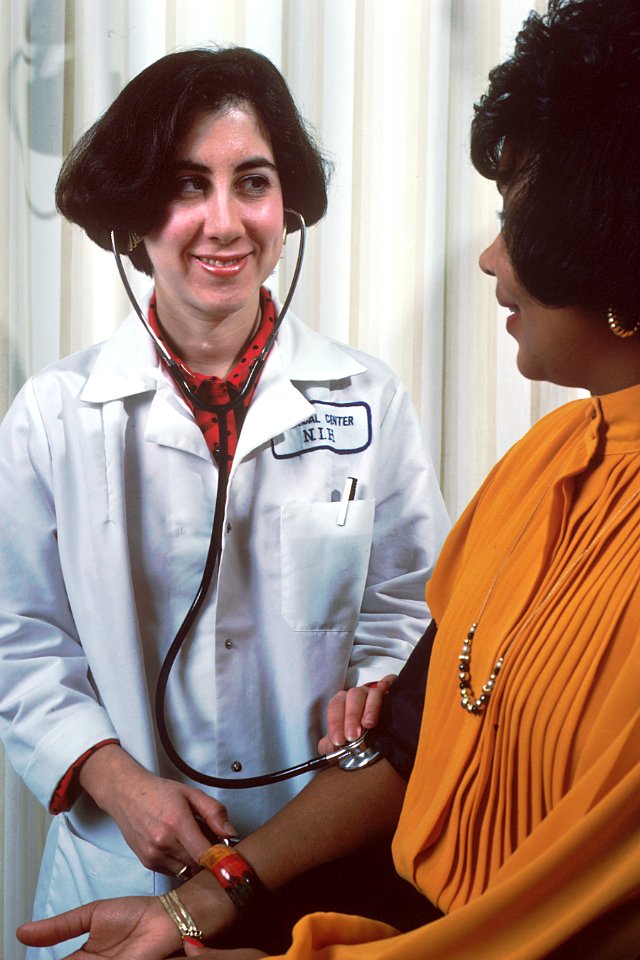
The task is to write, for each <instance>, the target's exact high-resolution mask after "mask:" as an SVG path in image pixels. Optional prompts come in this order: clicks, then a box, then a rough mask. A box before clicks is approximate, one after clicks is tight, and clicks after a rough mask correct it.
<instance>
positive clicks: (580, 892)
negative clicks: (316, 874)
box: [287, 386, 640, 960]
mask: <svg viewBox="0 0 640 960" xmlns="http://www.w3.org/2000/svg"><path fill="white" fill-rule="evenodd" d="M427 599H428V602H429V606H430V609H431V610H432V612H433V615H434V617H435V619H436V621H437V622H438V624H439V629H438V635H437V639H436V644H435V647H434V651H433V655H432V660H431V667H430V673H429V681H428V686H427V695H426V700H425V710H424V716H423V722H422V730H421V736H420V745H419V748H418V755H417V758H416V765H415V769H414V773H413V775H412V777H411V780H410V782H409V786H408V790H407V795H406V799H405V804H404V807H403V811H402V815H401V818H400V823H399V826H398V830H397V833H396V837H395V840H394V857H395V861H396V866H397V868H398V870H399V872H400V873H401V874H402V875H403V876H405V877H407V878H408V879H410V880H412V881H413V882H414V883H415V885H416V886H417V887H418V889H419V890H421V891H422V892H423V893H424V894H425V896H427V897H428V898H429V899H430V900H431V901H432V902H433V903H435V904H436V905H437V906H439V907H440V909H441V910H443V911H444V912H445V913H446V916H445V917H444V918H443V919H442V920H438V921H436V922H435V923H432V924H430V925H428V926H426V927H422V928H420V929H419V930H415V931H413V932H411V933H409V934H403V935H400V934H397V933H396V932H395V931H393V930H392V929H391V928H389V927H385V926H384V925H381V924H379V923H373V922H372V921H368V920H364V919H363V918H358V917H349V918H347V917H343V916H341V915H336V914H331V915H329V914H314V915H312V916H310V917H306V918H303V920H301V921H300V923H299V924H298V926H297V928H296V932H295V938H294V944H293V946H292V948H291V950H290V951H289V953H288V954H287V957H290V958H302V957H305V958H314V960H320V958H322V960H329V958H331V960H357V958H358V960H359V958H362V960H364V958H367V960H372V958H381V960H382V958H385V960H387V958H388V960H396V958H397V960H428V958H431V957H432V958H434V960H467V958H470V957H473V958H474V960H497V958H500V960H507V958H509V960H539V958H542V957H547V956H549V955H550V954H553V957H554V958H556V957H557V958H558V960H560V958H561V957H566V958H573V957H576V956H580V957H581V958H586V957H593V958H597V960H609V958H610V960H623V958H629V960H635V958H637V956H638V955H639V954H640V386H636V387H631V388H629V389H627V390H623V391H620V392H618V393H615V394H609V395H607V396H604V397H599V398H598V397H594V398H591V399H589V400H584V401H577V402H575V403H572V404H568V405H567V406H565V407H563V408H561V409H560V410H557V411H555V412H554V413H552V414H550V415H549V416H548V417H546V418H544V419H543V420H541V421H540V422H539V423H538V424H537V425H536V426H535V427H534V428H533V429H532V430H531V431H530V432H529V433H528V434H527V435H526V437H525V438H524V439H523V440H521V441H520V443H518V444H517V445H516V446H515V447H514V448H513V449H512V450H511V451H510V452H509V453H508V454H507V455H506V456H505V457H504V458H503V460H502V461H501V462H500V463H499V464H498V465H497V466H496V467H495V468H494V470H493V471H492V473H491V474H490V476H489V477H488V479H487V480H486V481H485V483H484V485H483V486H482V488H481V489H480V491H479V493H478V494H477V495H476V497H475V498H474V500H473V501H472V503H471V504H470V505H469V507H468V508H467V510H466V511H465V513H464V514H463V516H462V517H461V519H460V520H459V522H458V523H457V524H456V526H455V528H454V530H453V531H452V533H451V535H450V536H449V538H448V540H447V542H446V544H445V546H444V548H443V551H442V554H441V556H440V559H439V561H438V564H437V566H436V569H435V571H434V574H433V577H432V579H431V581H430V583H429V585H428V588H427ZM475 621H477V622H478V627H477V631H476V634H475V638H474V641H473V646H472V653H471V683H472V686H473V689H474V692H475V693H476V695H477V694H478V693H479V692H480V691H481V688H482V685H483V684H484V683H486V681H487V679H488V678H489V676H490V674H491V673H492V670H493V667H494V664H495V663H496V660H497V659H498V657H500V656H503V657H504V665H503V667H502V670H501V672H500V674H499V675H498V679H497V681H496V683H495V687H494V689H493V693H492V696H491V698H490V700H489V701H488V704H487V706H486V709H485V710H484V711H483V712H482V713H481V714H479V715H472V714H470V713H468V712H466V711H463V709H462V708H461V706H460V689H459V680H458V655H459V654H460V652H461V648H462V644H463V643H464V640H465V637H466V635H467V633H468V631H469V628H470V626H471V624H472V623H474V622H475ZM554 951H556V952H554Z"/></svg>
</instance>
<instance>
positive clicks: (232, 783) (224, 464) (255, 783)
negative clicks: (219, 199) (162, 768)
mask: <svg viewBox="0 0 640 960" xmlns="http://www.w3.org/2000/svg"><path fill="white" fill-rule="evenodd" d="M284 212H285V213H287V214H291V215H292V216H294V217H296V218H297V219H298V221H299V223H300V240H299V244H298V256H297V259H296V265H295V269H294V272H293V278H292V280H291V284H290V286H289V291H288V293H287V296H286V298H285V301H284V303H283V305H282V308H281V310H280V312H279V314H278V316H277V318H276V320H275V323H274V325H273V329H272V330H271V333H270V334H269V336H268V338H267V340H266V342H265V344H264V346H263V348H262V350H261V351H260V353H259V354H258V356H257V357H256V358H255V359H254V360H253V362H252V364H251V368H250V370H249V374H248V376H247V379H246V381H245V384H244V386H243V387H242V389H241V390H240V391H239V393H238V394H237V396H235V397H234V398H233V399H232V400H229V401H228V402H227V403H220V404H218V403H216V404H213V403H209V402H208V401H206V400H204V399H203V398H201V397H199V396H198V395H197V394H196V393H194V391H193V390H192V389H191V387H190V386H189V383H188V382H187V379H186V377H185V375H184V369H183V368H182V367H181V365H180V363H179V362H178V361H176V360H175V359H174V358H173V357H172V356H171V354H170V353H169V352H168V350H167V348H166V347H165V345H164V343H163V342H162V340H161V339H160V337H158V335H157V334H156V332H155V331H154V330H153V328H152V327H151V325H150V324H149V321H148V320H147V318H146V316H145V315H144V312H143V310H142V308H141V307H140V305H139V303H138V301H137V300H136V297H135V295H134V293H133V290H132V289H131V286H130V284H129V281H128V279H127V275H126V272H125V269H124V264H123V263H122V259H121V257H120V253H119V251H118V246H117V243H116V235H115V230H112V231H111V249H112V251H113V255H114V257H115V261H116V265H117V267H118V273H119V274H120V279H121V280H122V284H123V286H124V289H125V291H126V293H127V296H128V298H129V300H130V302H131V305H132V307H133V309H134V311H135V313H136V314H137V316H138V319H139V320H140V321H141V322H142V325H143V326H144V328H145V330H146V331H147V333H148V334H149V336H150V337H151V339H152V341H153V343H154V344H155V347H156V350H157V352H158V355H159V356H160V358H161V360H162V361H163V362H164V364H165V366H166V368H167V370H168V372H169V374H170V376H171V378H172V379H173V381H174V383H175V385H176V386H177V388H178V390H179V391H180V393H181V394H182V395H183V396H184V397H185V398H187V399H188V400H189V401H190V402H191V403H192V404H193V405H194V406H195V407H198V408H199V409H200V410H206V411H208V412H210V413H214V414H216V416H217V417H218V419H219V422H220V425H221V429H220V455H219V460H218V471H219V473H218V491H217V495H216V504H215V510H214V515H213V524H212V527H211V538H210V540H209V548H208V551H207V559H206V561H205V565H204V570H203V571H202V577H201V580H200V585H199V586H198V589H197V591H196V594H195V596H194V598H193V601H192V603H191V606H190V607H189V610H188V611H187V614H186V616H185V618H184V620H183V621H182V623H181V624H180V626H179V628H178V631H177V633H176V635H175V637H174V638H173V640H172V641H171V645H170V647H169V650H168V652H167V655H166V656H165V658H164V661H163V663H162V666H161V668H160V674H159V676H158V684H157V687H156V697H155V717H156V726H157V728H158V735H159V737H160V742H161V743H162V746H163V747H164V750H165V752H166V754H167V756H168V757H169V759H170V760H171V762H172V763H173V764H174V766H176V767H177V768H178V770H180V771H181V772H182V773H184V774H185V775H186V776H187V777H189V778H190V779H192V780H195V781H196V782H198V783H202V784H205V785H206V786H209V787H218V788H225V789H228V790H244V789H247V788H249V787H263V786H267V785H268V784H272V783H279V782H280V781H281V780H290V779H291V778H293V777H299V776H301V775H302V774H304V773H311V772H313V771H317V770H321V769H323V768H324V767H328V766H332V765H334V764H338V766H340V767H341V768H342V769H343V770H358V769H360V768H361V767H366V766H368V765H369V764H371V763H374V762H375V761H376V760H377V759H378V758H379V756H380V754H379V751H378V750H376V749H374V748H373V747H370V746H367V745H366V743H365V738H366V733H364V734H362V736H360V737H358V739H357V740H353V741H351V743H347V744H345V745H344V746H343V747H340V748H339V749H337V750H335V751H334V752H333V753H327V754H321V755H319V756H316V757H312V758H311V759H310V760H306V761H305V762H304V763H299V764H296V766H293V767H287V768H286V769H284V770H277V771H275V772H273V773H265V774H262V775H261V776H258V777H239V778H231V777H213V776H211V775H210V774H207V773H203V772H202V771H200V770H196V769H195V768H194V767H192V766H191V765H190V764H188V763H187V762H186V760H185V759H184V758H183V757H181V756H180V754H179V753H178V751H177V750H176V748H175V746H174V744H173V742H172V740H171V737H170V734H169V730H168V728H167V722H166V710H165V702H166V691H167V684H168V682H169V676H170V674H171V670H172V669H173V665H174V663H175V661H176V658H177V656H178V654H179V652H180V650H181V648H182V646H183V644H184V642H185V640H186V638H187V635H188V633H189V631H190V630H191V627H192V626H193V624H194V623H195V620H196V617H197V616H198V614H199V612H200V610H201V608H202V605H203V603H204V601H205V598H206V595H207V593H208V591H209V587H210V586H211V581H212V579H213V574H214V572H215V569H216V566H217V564H218V562H219V560H220V555H221V552H222V531H223V528H224V517H225V502H226V495H227V487H228V483H229V461H228V457H227V453H228V449H227V431H226V430H225V429H224V425H225V422H226V418H227V416H228V415H229V413H231V412H232V411H233V410H235V408H236V407H238V406H239V405H240V404H241V403H242V401H243V400H244V398H245V397H246V396H247V395H248V394H249V392H250V390H251V389H252V388H253V386H254V384H255V383H256V381H257V378H258V376H259V374H260V371H261V370H262V367H263V366H264V363H265V361H266V359H267V357H268V355H269V353H270V351H271V348H272V347H273V345H274V343H275V340H276V336H277V334H278V331H279V329H280V327H281V325H282V321H283V320H284V318H285V316H286V313H287V311H288V309H289V304H290V303H291V300H292V298H293V294H294V293H295V289H296V286H297V284H298V279H299V277H300V271H301V269H302V261H303V258H304V251H305V245H306V238H307V227H306V224H305V222H304V218H303V216H302V215H301V214H300V213H298V212H297V210H290V209H287V208H285V211H284Z"/></svg>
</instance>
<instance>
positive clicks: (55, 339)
mask: <svg viewBox="0 0 640 960" xmlns="http://www.w3.org/2000/svg"><path fill="white" fill-rule="evenodd" d="M533 6H534V2H533V0H394V2H393V3H390V2H389V0H0V50H1V55H2V61H3V63H2V71H1V72H0V99H1V101H2V104H1V107H0V109H1V111H2V113H1V115H0V116H1V120H0V173H1V175H0V209H1V210H2V212H3V217H2V220H3V226H2V228H0V331H1V341H0V344H1V345H0V413H3V412H4V410H5V409H6V407H7V406H8V404H9V403H10V401H11V399H12V398H13V396H14V395H15V393H16V391H17V390H18V388H19V387H20V386H21V385H22V383H23V382H24V380H25V378H26V377H27V376H29V375H30V374H31V373H33V372H35V371H37V370H39V369H41V368H42V367H43V366H45V365H46V364H49V363H51V362H53V361H54V360H56V359H57V358H58V357H60V356H63V355H65V354H68V353H70V352H72V351H75V350H79V349H81V348H82V347H85V346H86V345H88V344H89V343H91V342H93V341H95V340H99V339H103V338H105V337H106V336H108V335H109V334H110V333H111V332H112V330H113V329H114V328H115V326H116V325H117V324H118V323H119V321H120V320H121V319H122V317H123V316H124V315H125V313H126V312H127V303H126V301H125V297H124V294H123V292H122V290H121V289H120V287H119V284H118V281H117V278H116V273H115V269H114V265H113V263H112V262H111V259H110V257H109V255H108V254H106V253H104V252H103V251H101V250H99V249H98V248H96V247H94V246H93V245H92V244H91V243H90V242H89V241H88V240H87V239H86V238H85V237H84V236H83V235H82V234H81V233H80V232H79V231H77V230H76V229H75V228H71V227H70V226H69V225H68V224H66V223H63V222H62V221H61V219H60V217H59V216H58V215H57V214H56V211H55V208H54V203H53V189H54V184H55V180H56V175H57V172H58V170H59V167H60V163H61V160H62V157H63V156H64V155H65V154H66V152H67V151H68V150H69V148H70V147H71V145H72V143H73V142H74V141H75V139H76V138H77V137H78V136H79V135H80V134H81V133H82V132H83V131H84V130H86V128H87V127H88V126H89V125H90V124H91V123H92V121H93V120H94V119H95V118H96V117H97V116H98V115H99V114H100V113H101V112H102V111H103V110H104V109H105V108H106V107H107V105H108V104H109V103H110V101H111V100H112V99H113V98H114V96H115V95H116V93H117V92H118V91H119V90H120V88H121V87H122V85H123V84H124V83H125V82H126V81H127V80H128V79H129V78H130V77H132V76H133V75H134V74H136V73H138V72H139V71H140V70H141V69H142V68H143V67H145V66H146V65H147V64H148V63H150V62H151V61H153V60H155V59H157V58H158V57H160V56H162V55H163V54H165V53H167V52H169V51H172V50H176V49H179V48H182V47H188V46H197V45H202V44H204V43H209V42H214V43H217V44H229V43H235V44H241V45H245V46H250V47H254V48H255V49H257V50H260V51H261V52H263V53H265V54H267V56H269V57H270V58H271V59H272V60H273V61H274V62H275V63H276V64H277V65H278V66H279V67H280V69H281V70H282V72H283V73H284V75H285V77H286V78H287V80H288V82H289V84H290V86H291V89H292V91H293V93H294V96H295V98H296V100H297V103H298V105H299V107H300V109H301V112H302V113H303V115H304V116H305V117H307V118H308V120H309V121H310V122H311V123H312V125H313V126H314V127H315V130H316V132H317V135H318V138H319V140H320V142H321V144H322V145H323V147H324V149H325V150H326V152H327V153H328V154H329V155H330V156H331V158H332V159H333V161H334V163H335V175H334V178H333V182H332V186H331V192H330V208H329V213H328V215H327V217H326V218H325V220H324V221H323V222H322V223H321V224H320V225H319V227H317V228H315V229H314V230H313V231H311V234H310V237H309V252H308V257H307V262H306V265H305V269H304V272H303V278H302V281H301V285H300V288H299V291H298V293H297V294H296V297H295V300H294V304H293V307H294V309H295V312H296V313H297V314H298V315H299V316H301V317H302V318H303V319H304V320H306V322H307V323H309V324H310V325H311V326H312V327H314V328H316V329H319V330H321V331H323V332H324V333H326V334H328V335H329V336H333V337H336V338H338V339H341V340H346V341H349V342H350V343H352V344H354V345H357V346H359V347H362V348H363V349H365V350H367V351H369V352H371V353H374V354H378V355H380V356H382V357H383V358H384V359H385V360H387V361H388V362H389V363H390V364H391V366H392V367H394V368H395V369H396V371H397V372H398V373H399V374H400V375H401V377H402V378H403V380H404V381H405V383H406V385H407V387H408V388H409V390H410V392H411V394H412V396H413V399H414V402H415V405H416V408H417V410H418V413H419V416H420V419H421V423H422V425H423V428H424V436H425V439H426V441H427V443H428V444H429V446H430V448H431V453H432V455H433V458H434V461H435V462H436V465H437V468H438V470H439V471H440V478H441V483H442V488H443V491H444V494H445V498H446V501H447V504H448V506H449V509H450V512H451V515H452V517H454V518H455V517H456V516H457V515H458V514H459V512H460V510H461V509H462V507H463V506H464V505H465V503H466V501H467V500H468V499H469V497H470V496H471V494H472V493H473V491H474V490H475V488H476V487H477V486H478V484H479V483H480V481H481V480H482V478H483V476H484V475H485V474H486V472H487V471H488V470H489V468H490V467H491V466H492V465H493V463H494V462H495V461H496V459H497V458H498V457H499V456H500V455H501V454H502V453H503V452H504V451H505V449H506V448H507V447H508V446H509V445H510V444H511V443H513V442H514V440H516V439H517V438H518V437H519V436H520V435H521V434H522V433H523V432H524V431H525V430H526V429H527V428H528V427H529V426H530V425H531V423H532V422H533V421H534V420H536V419H537V418H538V417H539V416H541V415H542V414H543V413H545V412H547V411H548V410H550V409H551V408H553V407H554V406H556V405H557V404H558V403H560V402H564V401H565V400H566V399H568V398H569V393H568V392H567V391H563V390H560V389H557V388H553V387H550V386H549V385H541V384H530V383H528V382H526V381H525V380H523V378H522V377H521V376H520V375H519V374H518V372H517V370H516V368H515V364H514V356H515V350H514V344H513V342H511V340H510V338H509V337H508V336H507V335H506V333H505V332H504V316H501V315H500V314H501V313H502V314H503V313H504V311H499V310H498V308H497V305H496V302H495V299H494V284H493V282H492V281H491V280H490V279H489V278H486V277H483V276H482V275H481V274H480V272H479V270H478V267H477V257H478V254H479V253H480V251H481V249H482V247H483V246H484V245H486V244H487V243H488V242H489V240H490V239H491V238H492V236H493V234H494V233H495V230H496V227H497V219H496V215H495V214H496V210H497V209H498V207H499V203H498V197H497V194H496V192H495V187H494V186H493V184H487V183H485V182H484V181H482V180H481V178H480V177H479V176H478V175H477V174H476V173H475V172H474V171H473V169H472V168H471V165H470V163H469V160H468V131H469V120H470V117H471V113H472V105H473V102H474V100H476V99H477V98H478V96H479V95H480V94H481V92H482V90H483V88H484V85H485V82H486V77H487V73H488V71H489V69H490V68H491V66H493V65H494V64H495V63H497V62H498V60H499V59H501V57H502V56H503V55H504V54H505V53H506V52H508V50H509V49H510V47H511V45H512V43H513V38H514V36H515V34H516V32H517V29H518V28H519V26H520V24H521V23H522V20H523V19H524V17H525V16H526V14H527V13H528V11H529V9H530V8H531V7H533ZM541 7H542V3H541V0H538V8H539V9H540V8H541ZM293 246H295V244H293ZM293 258H294V252H293V251H289V253H288V254H287V257H286V258H285V262H284V264H283V265H282V266H281V268H280V274H281V276H280V278H279V282H282V283H284V282H285V280H286V278H287V276H288V274H289V271H290V269H291V266H292V262H293ZM145 285H146V280H142V281H141V282H140V283H137V288H138V289H143V288H144V287H145ZM407 482H408V483H410V482H411V478H410V477H407ZM11 549H12V545H3V554H2V560H1V561H0V562H1V563H2V564H6V563H9V562H10V552H11ZM1 766H2V765H1V763H0V769H1ZM46 819H47V817H46V814H44V813H43V812H42V811H41V810H40V808H39V807H38V806H37V805H36V803H35V801H34V800H33V799H32V798H31V796H30V795H29V794H28V792H27V791H26V790H25V788H24V787H23V786H22V785H21V783H20V782H19V781H18V779H17V777H16V776H15V774H14V773H13V771H12V770H11V768H10V767H9V765H8V764H6V765H5V771H4V831H3V833H2V835H1V836H0V842H3V843H4V856H3V864H4V870H3V874H2V880H3V882H2V894H3V902H4V922H3V930H4V951H3V953H2V956H3V957H4V960H19V958H21V957H22V956H23V953H22V949H21V948H20V947H19V945H17V944H16V942H15V939H14V935H13V931H14V928H15V926H16V924H17V923H18V922H20V921H21V920H24V919H26V918H27V917H28V916H29V913H30V908H31V899H32V894H33V887H34V882H35V877H36V873H37V865H38V859H39V854H40V850H41V844H42V838H43V835H44V831H45V829H46Z"/></svg>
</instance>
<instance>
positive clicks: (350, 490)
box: [336, 477, 358, 527]
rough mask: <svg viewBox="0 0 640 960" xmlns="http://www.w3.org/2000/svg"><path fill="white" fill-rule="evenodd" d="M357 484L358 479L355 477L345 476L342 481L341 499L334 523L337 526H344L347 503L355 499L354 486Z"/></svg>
mask: <svg viewBox="0 0 640 960" xmlns="http://www.w3.org/2000/svg"><path fill="white" fill-rule="evenodd" d="M357 486H358V481H357V480H356V478H355V477H347V479H346V480H345V482H344V490H343V491H342V500H341V501H340V509H339V510H338V519H337V520H336V523H337V525H338V526H339V527H344V525H345V523H346V521H347V510H348V509H349V503H350V502H351V501H352V500H354V499H355V495H356V487H357Z"/></svg>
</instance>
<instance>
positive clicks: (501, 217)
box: [496, 210, 506, 230]
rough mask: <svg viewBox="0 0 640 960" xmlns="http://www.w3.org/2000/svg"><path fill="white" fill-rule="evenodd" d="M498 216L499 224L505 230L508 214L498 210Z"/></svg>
mask: <svg viewBox="0 0 640 960" xmlns="http://www.w3.org/2000/svg"><path fill="white" fill-rule="evenodd" d="M496 215H497V217H498V223H499V224H500V229H501V230H504V222H505V219H506V213H505V211H504V210H496Z"/></svg>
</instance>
